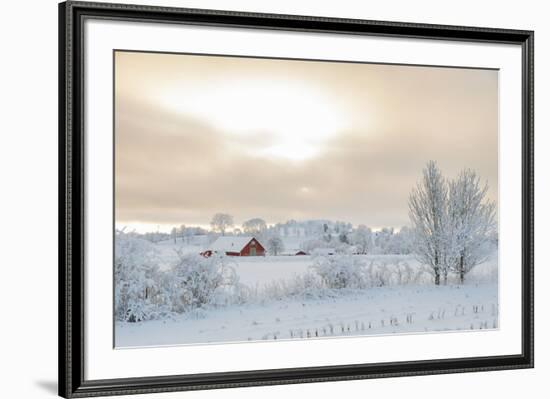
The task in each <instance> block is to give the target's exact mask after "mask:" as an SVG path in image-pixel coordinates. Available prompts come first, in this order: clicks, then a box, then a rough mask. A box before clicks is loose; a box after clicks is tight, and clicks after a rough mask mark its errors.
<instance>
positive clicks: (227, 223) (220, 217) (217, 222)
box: [210, 213, 233, 236]
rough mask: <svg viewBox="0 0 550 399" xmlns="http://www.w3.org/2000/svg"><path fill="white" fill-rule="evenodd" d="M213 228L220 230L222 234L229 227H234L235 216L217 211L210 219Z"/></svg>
mask: <svg viewBox="0 0 550 399" xmlns="http://www.w3.org/2000/svg"><path fill="white" fill-rule="evenodd" d="M210 226H211V227H212V230H214V231H217V232H220V233H221V234H222V236H224V235H225V232H226V230H227V229H228V228H230V227H233V216H231V215H229V214H227V213H216V214H215V215H214V216H213V217H212V220H211V221H210Z"/></svg>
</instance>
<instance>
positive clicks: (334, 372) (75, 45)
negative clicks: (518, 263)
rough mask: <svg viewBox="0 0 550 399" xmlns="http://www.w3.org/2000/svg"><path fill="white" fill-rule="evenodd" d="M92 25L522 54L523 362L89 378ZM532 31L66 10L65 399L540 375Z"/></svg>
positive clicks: (62, 181)
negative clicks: (458, 44) (436, 43)
mask: <svg viewBox="0 0 550 399" xmlns="http://www.w3.org/2000/svg"><path fill="white" fill-rule="evenodd" d="M87 17H92V18H103V19H115V20H132V21H149V22H151V21H152V22H167V23H186V24H201V25H215V26H230V27H245V28H256V29H281V30H291V31H309V32H325V33H326V32H330V33H345V34H358V35H375V36H391V37H400V38H410V37H415V38H427V39H439V40H441V39H443V40H461V41H471V42H489V43H508V44H516V45H521V48H522V64H523V65H522V251H523V253H522V353H521V354H518V355H509V356H491V357H475V358H458V359H434V360H426V361H411V362H393V363H377V364H358V365H339V366H326V367H303V368H291V369H273V370H251V371H242V372H227V373H224V372H220V373H205V374H191V375H175V376H161V377H139V378H121V379H109V380H86V379H85V378H84V356H85V354H84V338H85V337H84V137H85V136H84V134H85V133H84V124H83V120H84V113H83V109H84V108H83V105H84V97H83V63H82V61H83V21H84V19H85V18H87ZM533 43H534V32H533V31H524V30H509V29H493V28H478V27H463V26H448V25H428V24H415V23H402V22H385V21H365V20H356V19H339V18H325V17H311V16H296V15H275V14H257V13H245V12H233V11H218V10H200V9H183V8H170V7H153V6H137V5H125V4H106V3H90V2H73V1H67V2H64V3H60V4H59V115H58V117H59V342H58V344H59V353H58V354H59V395H60V396H63V397H66V398H77V397H88V396H100V395H123V394H136V393H153V392H170V391H185V390H198V389H214V388H229V387H245V386H258V385H275V384H294V383H306V382H321V381H339V380H351V379H366V378H382V377H398V376H413V375H427V374H441V373H459V372H473V371H490V370H503V369H519V368H531V367H534V129H533V128H534V104H533V101H534V53H533Z"/></svg>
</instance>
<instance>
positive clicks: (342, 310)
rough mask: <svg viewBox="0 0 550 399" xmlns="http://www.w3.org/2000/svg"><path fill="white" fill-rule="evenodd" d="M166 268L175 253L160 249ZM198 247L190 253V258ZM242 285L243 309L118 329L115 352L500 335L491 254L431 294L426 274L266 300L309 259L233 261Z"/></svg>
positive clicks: (383, 259)
mask: <svg viewBox="0 0 550 399" xmlns="http://www.w3.org/2000/svg"><path fill="white" fill-rule="evenodd" d="M157 246H158V247H160V250H161V253H162V258H163V261H165V262H166V264H169V263H171V262H172V261H173V260H174V259H175V258H174V256H175V255H174V254H175V252H174V246H173V245H171V244H170V243H169V242H163V243H159V244H157ZM194 248H196V246H194V245H193V246H188V247H187V248H186V249H187V250H188V251H184V252H188V253H191V252H192V251H193V250H194ZM353 257H354V258H357V259H360V260H361V261H362V262H367V263H368V262H378V263H379V264H384V263H386V264H388V265H394V264H395V263H396V262H400V263H401V264H407V265H409V266H411V267H412V269H413V270H415V271H419V270H422V269H421V266H420V264H419V263H418V262H417V261H416V260H415V259H414V257H412V256H411V255H354V256H353ZM231 262H232V263H233V265H232V266H233V267H234V268H235V270H236V273H237V275H238V277H239V281H240V283H242V284H244V285H246V286H247V287H249V288H250V289H252V290H254V291H255V292H256V293H258V292H259V293H260V294H261V295H257V296H256V297H254V299H253V300H252V301H251V302H249V303H245V304H241V305H228V306H223V307H206V308H199V309H194V310H192V311H190V312H188V313H184V314H181V315H177V316H174V317H173V318H171V319H165V320H149V321H142V322H135V323H128V322H121V321H117V322H116V330H115V346H116V347H136V346H159V345H181V344H197V343H212V342H242V341H262V340H274V339H308V338H310V339H315V338H323V337H336V336H346V335H371V334H393V333H419V332H434V331H457V330H479V329H493V328H498V284H497V281H498V275H497V270H498V267H497V258H496V254H495V256H493V257H492V258H491V259H490V260H489V261H487V262H485V263H484V264H481V265H478V266H476V267H475V268H474V270H472V271H471V272H470V274H469V275H468V279H467V282H466V284H464V285H458V284H456V281H451V282H450V284H449V285H447V286H434V285H433V282H432V280H431V276H430V275H429V274H428V273H420V274H419V275H420V277H421V278H420V279H417V280H416V281H415V282H414V283H413V284H411V285H385V286H382V287H370V288H365V289H351V288H345V289H337V290H330V291H329V292H324V293H322V295H319V296H317V297H316V296H315V295H313V296H311V295H298V296H294V297H289V298H283V299H277V296H276V295H275V296H269V295H264V291H263V290H265V289H266V288H267V289H269V286H270V284H271V285H273V284H279V285H280V284H282V285H284V284H285V283H288V282H292V281H293V280H294V279H295V278H296V276H304V275H305V274H306V273H308V271H310V270H311V265H312V264H313V258H312V257H310V256H307V255H306V256H266V257H235V258H231Z"/></svg>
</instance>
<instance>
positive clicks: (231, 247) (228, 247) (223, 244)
mask: <svg viewBox="0 0 550 399" xmlns="http://www.w3.org/2000/svg"><path fill="white" fill-rule="evenodd" d="M252 240H256V242H258V243H259V241H258V240H257V239H255V238H254V237H252V236H245V237H242V236H233V237H219V238H218V239H217V240H216V241H214V243H212V245H211V246H210V248H211V249H212V251H224V252H241V251H242V250H243V248H244V247H246V244H248V243H249V242H250V241H252ZM260 245H261V244H260Z"/></svg>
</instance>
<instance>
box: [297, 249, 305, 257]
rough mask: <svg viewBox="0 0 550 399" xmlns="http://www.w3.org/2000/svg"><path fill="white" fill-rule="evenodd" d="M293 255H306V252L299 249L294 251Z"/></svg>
mask: <svg viewBox="0 0 550 399" xmlns="http://www.w3.org/2000/svg"><path fill="white" fill-rule="evenodd" d="M294 255H296V256H298V255H307V253H306V252H305V251H302V250H300V251H298V252H296V253H295V254H294Z"/></svg>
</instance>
